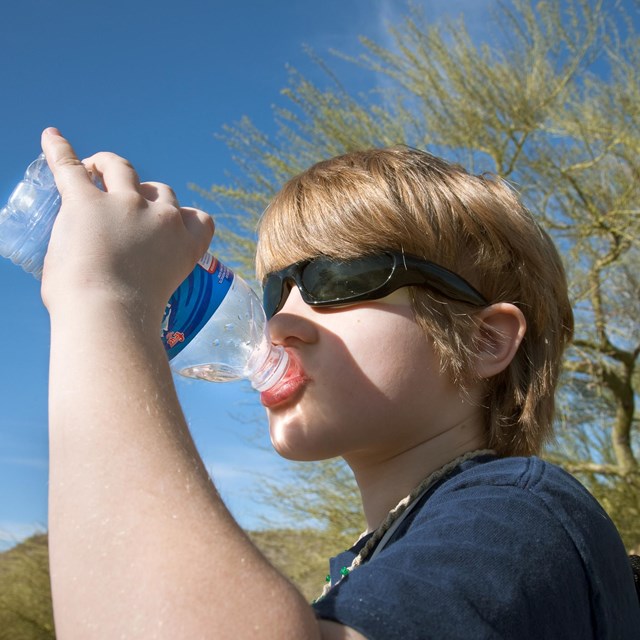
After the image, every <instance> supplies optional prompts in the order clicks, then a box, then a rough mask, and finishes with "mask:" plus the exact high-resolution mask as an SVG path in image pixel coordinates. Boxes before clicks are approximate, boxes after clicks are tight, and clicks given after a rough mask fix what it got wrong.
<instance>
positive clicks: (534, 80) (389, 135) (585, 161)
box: [196, 0, 640, 548]
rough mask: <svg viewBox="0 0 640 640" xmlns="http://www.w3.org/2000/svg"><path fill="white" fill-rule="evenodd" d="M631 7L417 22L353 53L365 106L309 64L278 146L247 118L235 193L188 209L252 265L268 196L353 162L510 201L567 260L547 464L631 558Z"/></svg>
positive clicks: (281, 122) (590, 5) (637, 57)
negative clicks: (568, 299) (582, 494)
mask: <svg viewBox="0 0 640 640" xmlns="http://www.w3.org/2000/svg"><path fill="white" fill-rule="evenodd" d="M627 5H628V6H627V7H626V10H625V8H623V6H622V5H621V4H620V3H619V2H605V0H564V1H563V2H539V3H536V4H534V3H531V2H529V1H528V0H511V1H510V2H507V3H505V4H503V5H501V6H500V9H499V11H498V13H497V14H496V15H495V18H494V23H493V24H494V26H495V33H494V34H492V37H491V41H490V42H483V41H482V40H479V39H478V38H474V37H473V36H472V35H470V33H469V31H468V29H467V27H466V25H465V23H464V20H463V18H459V19H457V20H448V21H443V22H440V23H437V24H430V23H429V21H428V20H427V19H426V18H425V15H424V13H422V12H421V10H420V9H419V8H417V7H415V6H409V7H408V9H407V13H406V15H405V17H404V18H402V19H401V20H400V21H399V22H398V23H397V24H393V25H389V26H388V34H389V36H390V43H391V44H390V45H385V46H383V45H381V44H379V43H376V42H375V41H373V40H370V39H365V38H363V39H361V45H362V53H361V55H359V56H356V57H351V58H349V57H346V56H341V57H342V59H343V60H347V62H349V63H351V64H353V65H357V66H358V67H359V68H360V70H361V72H362V73H368V74H370V75H369V77H370V78H371V79H372V82H373V83H374V85H375V86H374V87H373V88H372V89H371V90H370V91H369V92H367V93H364V94H359V95H352V94H351V93H350V92H349V90H348V87H345V86H343V85H342V84H341V82H340V80H339V78H338V77H337V75H336V74H335V73H334V72H333V70H332V68H331V67H330V66H329V65H328V64H327V63H326V62H325V61H324V60H322V59H320V58H318V57H317V56H316V55H315V54H314V53H313V52H310V56H311V57H312V59H313V60H314V61H315V62H316V63H317V65H318V66H317V68H318V69H319V70H320V71H321V74H320V78H319V80H316V81H311V80H310V79H308V78H307V77H305V76H304V75H302V74H300V73H299V72H298V71H296V70H295V69H291V70H290V82H289V86H288V87H287V88H286V89H285V90H284V92H283V93H284V96H285V99H286V100H287V101H288V104H287V106H279V107H276V108H275V112H274V117H275V124H276V133H275V134H274V135H273V136H269V135H267V134H265V133H263V132H262V131H260V130H259V129H257V128H256V127H255V126H254V125H253V124H252V123H251V122H250V120H248V119H247V118H244V119H242V120H240V121H239V122H238V123H236V124H234V125H232V126H229V127H227V128H226V129H225V130H224V133H223V138H224V139H225V140H226V142H227V144H228V146H229V147H230V149H231V150H232V152H233V154H234V158H235V160H236V162H237V165H238V168H239V177H238V178H237V179H235V180H234V181H233V182H232V183H231V184H229V185H216V186H214V187H212V188H211V189H210V190H203V189H198V191H199V193H200V194H201V195H202V196H203V197H206V198H210V199H212V200H214V201H215V202H216V203H217V204H218V205H220V206H221V207H222V209H223V210H225V211H226V216H222V217H220V218H219V219H220V220H221V223H222V225H221V226H222V227H223V229H224V232H225V233H224V238H225V240H226V248H227V251H228V254H229V255H230V257H231V258H232V259H235V260H237V261H239V262H240V263H243V264H245V265H246V264H248V262H249V261H250V257H251V256H252V255H253V247H254V242H255V237H254V235H253V234H254V229H255V225H256V221H257V219H258V217H259V215H260V213H261V211H262V210H263V209H264V207H265V206H266V204H267V203H268V201H269V199H270V197H271V196H272V195H273V193H274V192H275V191H276V190H277V188H278V186H279V185H280V184H281V183H282V182H283V181H285V180H286V179H287V178H288V177H290V176H291V175H293V174H295V173H297V172H298V171H300V170H301V169H303V168H306V167H307V166H308V165H310V164H312V163H313V162H315V161H318V160H320V159H323V158H326V157H329V156H332V155H336V154H339V153H342V152H345V151H348V150H350V149H354V148H361V147H368V146H373V145H389V144H398V143H405V144H409V145H411V146H416V147H421V148H428V149H429V150H431V151H433V152H435V153H438V154H441V155H444V156H446V157H448V158H450V159H454V160H458V161H460V162H461V163H462V164H464V165H465V166H467V167H468V168H470V169H471V170H476V171H478V170H482V171H491V172H494V173H497V174H498V175H500V176H502V177H503V178H505V179H507V180H509V181H510V182H511V183H512V184H514V185H515V186H517V187H518V188H519V189H520V190H521V193H522V197H523V199H524V201H525V203H526V204H527V205H528V207H529V208H530V210H531V211H532V212H533V214H534V215H535V216H537V218H538V219H539V220H540V222H541V223H542V224H543V225H544V226H545V227H546V228H547V229H548V230H549V231H550V233H551V234H552V235H553V236H554V238H555V240H556V242H557V244H558V246H559V248H560V250H561V252H562V253H563V255H564V258H565V264H566V265H567V269H568V275H569V278H570V284H571V292H572V296H573V301H574V308H575V313H576V321H577V330H576V340H575V343H574V346H573V348H572V349H571V350H570V352H569V353H568V355H567V358H566V367H565V374H564V376H565V378H564V386H563V388H562V392H561V394H560V400H561V402H560V408H561V411H560V415H559V430H558V433H559V436H558V441H557V442H556V443H555V444H554V445H552V446H550V448H549V450H548V456H549V457H550V458H552V459H554V460H556V461H558V462H559V463H560V464H562V465H564V466H565V467H566V468H567V469H568V470H570V471H571V472H573V473H575V474H577V475H578V476H579V477H580V478H581V479H582V480H583V481H584V482H585V483H586V484H587V485H588V486H589V487H590V488H591V490H592V491H593V492H594V493H595V495H596V496H597V497H598V498H599V499H600V500H601V501H602V503H603V504H604V505H605V507H606V508H607V509H608V510H609V513H610V514H611V515H612V517H613V518H614V520H615V521H616V523H617V525H618V527H619V528H620V530H621V532H622V534H623V537H624V539H625V541H626V543H627V545H628V546H629V547H636V548H637V547H638V546H640V525H639V524H638V523H639V522H640V518H639V517H638V516H639V515H640V502H639V500H640V497H639V496H640V492H639V489H640V471H639V466H638V458H637V455H638V454H637V453H636V452H637V450H638V429H637V415H636V395H637V391H638V385H639V383H640V376H639V374H638V369H637V363H638V355H639V354H640V326H639V323H638V318H639V317H640V314H639V312H640V308H639V307H640V302H639V300H640V297H639V295H638V294H639V288H638V278H637V273H638V258H639V256H638V245H637V241H636V238H637V236H638V220H639V218H638V211H639V209H638V201H639V196H640V154H639V151H640V117H639V116H640V88H639V83H638V69H640V64H639V63H640V47H639V45H640V39H639V37H638V34H637V31H636V22H637V20H638V17H639V16H638V9H639V5H638V2H637V0H636V1H635V2H634V3H633V4H629V3H627ZM338 55H339V54H338ZM196 189H197V187H196ZM328 478H329V479H328V480H327V481H326V482H327V485H330V482H331V481H330V474H328ZM296 487H300V483H297V482H295V481H294V482H293V483H292V484H291V486H290V487H289V489H291V490H296ZM297 490H298V491H300V489H299V488H298V489H297ZM329 495H330V496H331V495H333V494H332V492H331V491H330V492H329Z"/></svg>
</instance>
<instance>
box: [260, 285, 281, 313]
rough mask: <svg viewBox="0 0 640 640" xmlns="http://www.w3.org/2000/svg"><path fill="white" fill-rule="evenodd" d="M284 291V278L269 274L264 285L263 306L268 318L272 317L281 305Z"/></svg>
mask: <svg viewBox="0 0 640 640" xmlns="http://www.w3.org/2000/svg"><path fill="white" fill-rule="evenodd" d="M282 293H283V291H282V279H281V278H280V277H279V276H278V275H276V274H271V275H269V276H267V279H266V280H265V281H264V283H263V285H262V306H263V307H264V312H265V314H266V316H267V319H269V318H271V317H272V316H273V314H274V313H275V312H276V310H277V309H278V307H279V306H280V300H281V298H282Z"/></svg>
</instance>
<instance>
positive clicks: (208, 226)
mask: <svg viewBox="0 0 640 640" xmlns="http://www.w3.org/2000/svg"><path fill="white" fill-rule="evenodd" d="M180 212H181V214H182V221H183V223H184V226H185V227H186V229H187V231H188V232H189V233H190V234H191V235H192V236H194V237H195V238H196V239H197V240H198V241H199V242H200V243H201V245H200V246H199V247H198V255H202V254H204V252H205V251H206V250H207V249H208V248H209V244H210V242H211V238H213V232H214V230H215V224H214V222H213V218H212V217H211V216H210V215H209V214H208V213H205V212H204V211H200V209H194V208H192V207H181V209H180Z"/></svg>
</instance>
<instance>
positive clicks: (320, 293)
mask: <svg viewBox="0 0 640 640" xmlns="http://www.w3.org/2000/svg"><path fill="white" fill-rule="evenodd" d="M392 268H393V264H392V261H391V258H390V257H389V256H371V257H366V256H365V257H362V258H356V259H353V260H330V259H326V258H317V259H316V260H314V261H312V262H310V263H309V264H308V265H307V266H306V267H305V268H304V270H303V271H302V285H303V287H304V289H305V290H306V291H307V293H308V294H309V295H310V296H311V297H312V298H313V300H314V301H315V302H331V301H336V302H337V301H339V300H349V299H350V298H353V297H355V296H361V295H366V294H367V293H371V292H373V291H375V290H376V289H379V288H380V287H381V286H382V285H383V284H384V283H385V282H387V280H388V279H389V277H390V276H391V272H392Z"/></svg>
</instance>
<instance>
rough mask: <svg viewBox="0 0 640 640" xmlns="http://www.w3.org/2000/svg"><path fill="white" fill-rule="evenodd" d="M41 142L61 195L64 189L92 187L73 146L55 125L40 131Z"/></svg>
mask: <svg viewBox="0 0 640 640" xmlns="http://www.w3.org/2000/svg"><path fill="white" fill-rule="evenodd" d="M41 144H42V151H44V155H45V157H46V158H47V164H48V165H49V168H50V169H51V173H52V174H53V177H54V179H55V181H56V186H57V187H58V191H59V192H60V194H61V195H62V196H64V193H65V191H69V190H70V189H72V188H76V189H77V188H78V187H80V186H81V185H87V186H91V187H93V183H92V182H91V178H90V176H89V174H88V173H87V170H86V168H85V166H84V165H83V164H82V162H80V160H79V159H78V156H76V153H75V151H74V150H73V147H72V146H71V144H69V142H68V140H66V138H63V137H62V135H61V134H60V132H59V131H58V130H57V129H56V128H55V127H49V128H47V129H45V130H44V131H43V132H42V138H41Z"/></svg>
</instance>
